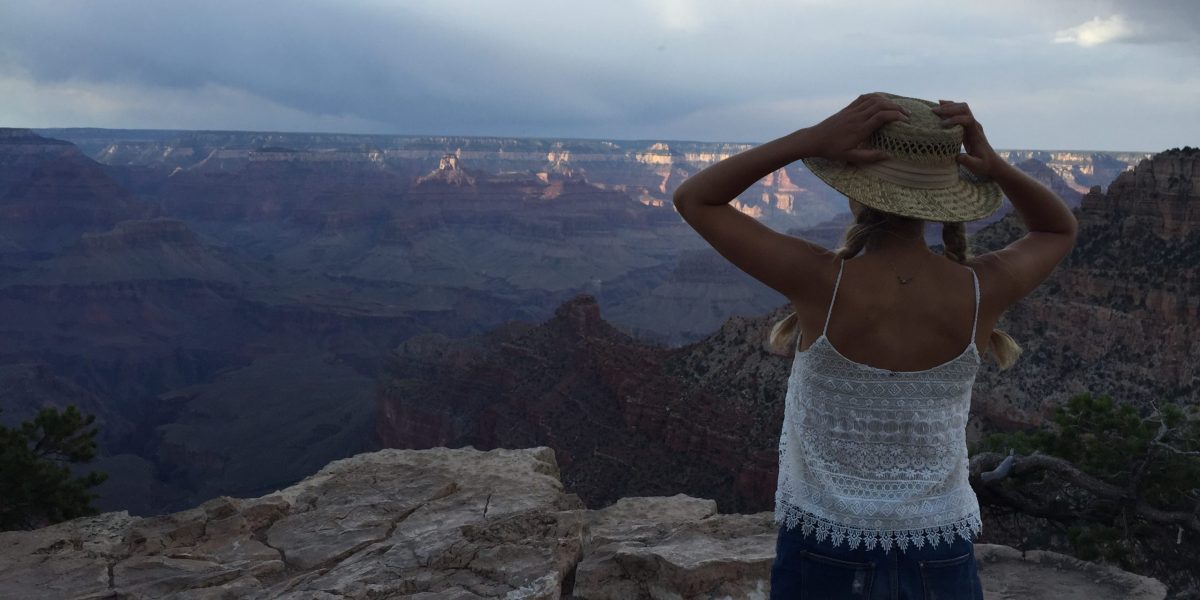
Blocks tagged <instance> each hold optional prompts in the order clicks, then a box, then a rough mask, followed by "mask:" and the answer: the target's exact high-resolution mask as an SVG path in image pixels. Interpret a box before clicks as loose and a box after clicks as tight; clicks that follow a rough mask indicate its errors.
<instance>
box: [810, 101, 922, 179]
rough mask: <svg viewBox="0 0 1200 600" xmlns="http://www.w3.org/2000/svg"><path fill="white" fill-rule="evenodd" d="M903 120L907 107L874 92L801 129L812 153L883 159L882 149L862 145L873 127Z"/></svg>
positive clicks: (853, 160) (839, 158)
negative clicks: (867, 147) (805, 128)
mask: <svg viewBox="0 0 1200 600" xmlns="http://www.w3.org/2000/svg"><path fill="white" fill-rule="evenodd" d="M901 120H904V121H907V120H908V110H907V109H905V108H904V107H903V106H900V105H899V104H896V103H895V102H892V101H891V100H888V99H887V98H885V97H883V96H882V95H880V94H877V93H871V94H863V95H861V96H859V97H858V98H857V99H856V100H855V101H854V102H851V103H850V105H849V106H847V107H846V108H843V109H842V110H840V111H838V112H837V113H836V114H834V115H832V116H830V117H829V118H827V119H825V120H824V121H821V122H820V123H817V124H816V125H813V126H812V127H809V128H808V129H807V130H805V133H806V135H807V138H808V140H807V141H808V143H809V144H810V147H809V153H810V154H811V155H813V156H820V157H823V158H828V159H829V160H836V161H840V162H848V163H864V162H875V161H878V160H883V159H884V158H887V155H886V154H884V152H883V151H882V150H871V149H866V148H862V147H861V146H862V143H863V142H864V141H866V139H867V138H868V137H870V136H871V134H872V133H874V131H875V130H876V129H879V128H880V127H881V126H882V125H883V124H884V123H888V122H891V121H901Z"/></svg>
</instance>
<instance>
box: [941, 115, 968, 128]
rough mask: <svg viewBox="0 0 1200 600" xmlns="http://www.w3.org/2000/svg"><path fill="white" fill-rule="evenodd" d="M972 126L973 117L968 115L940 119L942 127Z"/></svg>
mask: <svg viewBox="0 0 1200 600" xmlns="http://www.w3.org/2000/svg"><path fill="white" fill-rule="evenodd" d="M974 124H975V117H973V116H971V115H970V114H966V115H958V116H955V117H947V118H945V119H942V126H943V127H950V126H953V125H962V126H963V127H970V126H971V125H974Z"/></svg>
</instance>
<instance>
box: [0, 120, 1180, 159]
mask: <svg viewBox="0 0 1200 600" xmlns="http://www.w3.org/2000/svg"><path fill="white" fill-rule="evenodd" d="M3 127H9V128H12V129H28V130H30V131H33V132H34V133H37V134H39V135H43V132H52V131H72V130H77V131H86V130H93V131H127V132H140V131H145V132H173V133H185V134H186V133H226V134H227V133H257V134H272V135H275V134H280V135H347V136H363V137H397V138H406V137H411V138H424V137H445V138H496V139H515V140H564V141H585V142H606V141H608V142H663V143H668V144H675V143H678V144H751V145H757V144H761V143H763V141H742V140H687V139H667V138H617V137H603V138H601V137H565V136H551V135H542V136H527V135H469V134H445V133H390V132H385V133H354V132H347V131H301V130H297V131H286V130H278V129H170V128H161V129H160V128H142V127H21V126H8V125H4V126H3ZM43 137H46V136H45V135H43ZM1177 147H1180V146H1172V147H1170V148H1159V149H1154V150H1146V149H1140V148H1135V149H1118V150H1098V149H1095V148H1032V147H1012V148H1001V147H996V148H995V150H996V151H997V152H1094V153H1108V154H1122V153H1137V154H1141V153H1146V154H1156V153H1158V152H1164V151H1166V150H1170V149H1172V148H1177Z"/></svg>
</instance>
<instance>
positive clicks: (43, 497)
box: [0, 405, 108, 531]
mask: <svg viewBox="0 0 1200 600" xmlns="http://www.w3.org/2000/svg"><path fill="white" fill-rule="evenodd" d="M95 419H96V417H95V415H86V416H85V415H83V414H82V413H80V412H79V410H78V409H77V408H75V406H74V405H70V406H68V407H67V408H66V410H64V411H63V412H61V413H60V412H59V411H58V409H56V408H54V407H44V408H42V410H41V411H39V412H38V414H37V415H36V416H34V418H33V419H32V420H30V421H25V422H24V423H21V424H20V426H18V427H14V428H11V429H10V428H8V427H5V426H4V425H0V531H8V530H12V529H33V528H37V527H43V526H46V525H50V524H53V523H58V522H59V521H65V520H68V519H74V518H76V517H82V516H87V515H94V514H96V513H97V512H98V511H97V510H96V509H95V508H93V507H92V505H91V503H92V500H94V499H95V498H96V497H97V495H96V494H93V493H91V492H89V491H88V489H89V488H91V487H94V486H96V485H99V484H100V483H101V482H103V481H104V480H106V479H108V474H107V473H104V472H100V471H94V472H91V473H88V474H87V475H85V476H83V477H73V476H72V474H71V469H70V467H69V463H80V462H87V461H90V460H92V458H94V457H95V455H96V432H97V430H96V429H94V428H93V429H87V427H88V426H89V425H91V424H92V422H93V421H95Z"/></svg>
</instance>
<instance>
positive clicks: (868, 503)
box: [675, 93, 1077, 600]
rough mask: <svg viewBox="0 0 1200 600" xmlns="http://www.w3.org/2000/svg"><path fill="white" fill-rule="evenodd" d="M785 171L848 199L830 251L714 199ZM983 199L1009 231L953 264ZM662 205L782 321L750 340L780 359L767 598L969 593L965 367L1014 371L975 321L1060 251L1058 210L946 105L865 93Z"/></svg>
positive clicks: (972, 577) (959, 107)
mask: <svg viewBox="0 0 1200 600" xmlns="http://www.w3.org/2000/svg"><path fill="white" fill-rule="evenodd" d="M964 146H965V149H966V153H960V148H962V147H964ZM796 160H804V162H805V164H806V165H807V166H808V167H809V169H810V170H811V171H812V172H813V173H814V174H816V175H817V176H818V177H820V178H821V179H822V180H823V181H825V182H826V183H828V184H830V185H831V186H833V187H834V188H835V189H837V190H839V191H841V192H842V193H844V194H846V195H847V196H848V197H849V205H850V210H851V211H853V213H854V215H855V222H854V224H853V226H851V227H850V228H849V229H848V230H847V231H846V235H845V238H844V241H843V245H842V247H840V248H838V249H837V250H836V251H830V250H827V249H825V248H822V247H820V246H818V245H816V244H813V243H810V242H807V241H805V240H803V239H799V238H795V237H791V236H788V235H783V234H780V233H777V232H775V231H772V230H771V229H769V228H767V227H765V226H764V225H762V224H760V223H759V222H758V221H756V220H754V219H753V218H751V217H749V216H746V215H744V214H742V213H741V212H738V211H737V210H735V209H734V208H733V207H731V206H729V204H728V202H729V201H730V200H732V199H733V198H735V197H736V196H738V194H740V193H741V192H742V191H744V190H745V189H746V188H748V187H749V186H750V185H751V184H753V183H754V182H755V181H758V180H759V179H761V178H762V177H764V176H766V175H767V174H769V173H771V172H773V171H775V170H777V169H780V168H782V167H783V166H785V165H787V164H789V163H791V162H793V161H796ZM1001 192H1003V194H1004V195H1006V196H1007V197H1008V198H1009V200H1010V201H1011V202H1012V205H1013V207H1014V209H1015V210H1016V211H1017V212H1018V213H1019V215H1020V216H1021V217H1022V219H1024V221H1025V224H1026V226H1027V228H1028V229H1029V233H1028V234H1027V235H1025V236H1024V237H1023V238H1021V239H1020V240H1017V241H1015V242H1013V243H1012V244H1010V245H1009V246H1008V247H1006V248H1004V249H1001V250H998V251H996V252H991V253H988V254H984V255H981V256H971V255H970V253H969V251H968V249H967V240H966V232H965V227H964V225H963V224H964V223H965V222H966V221H971V220H975V219H980V218H983V217H986V216H988V215H990V214H992V213H993V212H995V210H996V209H998V208H999V207H1000V204H1001ZM675 207H676V209H677V210H678V211H679V213H680V215H681V216H682V217H683V218H684V220H686V221H687V222H688V224H690V225H691V226H692V227H693V228H695V229H696V231H697V232H699V233H700V235H701V236H703V237H704V238H705V239H706V240H707V241H708V242H709V243H710V244H712V246H713V247H714V248H716V250H717V251H718V252H720V253H721V255H722V256H724V257H725V258H727V259H728V260H729V261H730V262H732V263H734V264H735V265H737V267H738V268H740V269H742V270H743V271H745V272H746V273H749V274H750V275H751V276H753V277H755V278H757V279H758V280H760V281H762V282H763V283H765V284H766V285H768V286H770V287H771V288H773V289H775V290H777V291H779V293H781V294H783V295H784V296H786V297H787V298H788V300H789V301H790V302H791V305H792V307H793V308H794V312H793V313H792V314H791V315H789V316H788V317H787V318H786V319H784V320H783V321H781V322H780V323H778V324H777V325H776V326H775V328H774V329H773V330H772V332H771V339H770V342H771V344H772V345H773V346H775V347H776V348H784V347H786V346H790V345H792V343H793V342H792V339H793V338H794V339H795V342H794V344H795V346H794V347H795V351H796V354H795V357H794V358H793V362H792V371H791V376H790V377H789V378H788V390H787V395H786V400H785V410H784V421H783V429H782V432H781V434H780V441H779V444H780V446H779V456H780V458H779V481H778V488H777V491H776V498H775V500H776V506H775V522H776V524H777V525H778V526H779V537H778V542H777V545H776V558H775V563H774V565H773V566H772V570H771V597H772V598H829V599H838V598H865V599H869V598H880V599H883V598H888V599H900V598H908V599H920V598H928V599H932V598H941V599H943V600H949V599H957V598H970V599H974V600H979V599H982V598H983V592H982V587H981V585H980V581H979V574H978V570H977V566H976V563H975V554H974V551H973V543H974V539H975V536H977V535H978V533H979V532H980V531H981V530H982V522H981V521H980V516H979V504H978V501H977V499H976V497H975V494H974V492H973V491H972V490H971V487H970V485H969V483H968V480H967V477H968V471H967V468H968V461H967V448H966V432H965V427H966V421H967V412H968V409H969V407H970V399H971V387H972V385H973V383H974V381H975V375H976V372H977V371H978V368H979V366H980V364H981V361H982V357H983V356H985V355H987V356H991V357H992V358H993V359H994V360H995V361H996V362H997V363H998V364H999V366H1000V368H1001V369H1005V368H1008V367H1009V366H1011V365H1012V364H1013V362H1014V361H1015V360H1016V358H1017V355H1018V353H1019V352H1020V348H1019V347H1018V346H1017V344H1016V342H1014V341H1013V339H1012V338H1010V337H1009V336H1008V335H1007V334H1005V333H1003V332H1001V331H999V330H997V329H995V328H994V327H995V324H996V322H997V321H998V320H999V319H1000V316H1001V315H1002V314H1003V313H1004V311H1005V310H1006V309H1007V308H1008V307H1009V306H1012V305H1013V304H1014V303H1015V302H1017V301H1018V300H1020V299H1021V298H1023V297H1024V296H1026V295H1027V294H1029V293H1030V292H1031V291H1033V289H1034V288H1036V287H1037V286H1038V284H1040V283H1041V282H1042V281H1043V280H1045V279H1046V278H1047V277H1048V276H1049V275H1050V273H1051V271H1053V270H1054V268H1055V266H1057V265H1058V263H1059V262H1061V261H1062V259H1063V258H1065V257H1066V255H1067V254H1068V253H1070V251H1071V249H1072V247H1073V246H1074V244H1075V237H1076V227H1077V224H1076V221H1075V218H1074V216H1073V215H1072V214H1071V211H1070V209H1069V208H1068V207H1067V206H1066V205H1065V204H1064V203H1063V201H1062V200H1060V199H1059V198H1058V197H1057V196H1055V195H1054V193H1053V192H1051V191H1050V190H1049V189H1047V188H1046V187H1044V186H1042V185H1041V184H1039V183H1038V182H1036V181H1035V180H1033V179H1032V178H1030V177H1028V176H1026V175H1025V174H1023V173H1021V172H1020V171H1018V170H1017V169H1015V168H1013V167H1012V166H1011V165H1009V164H1008V163H1006V162H1005V161H1004V160H1003V159H1001V158H1000V157H999V156H997V154H996V152H995V151H994V150H993V149H992V148H991V146H990V145H989V144H988V141H987V139H986V138H985V137H984V133H983V128H982V127H981V126H980V125H979V123H978V122H977V121H976V120H975V118H974V117H973V116H972V114H971V110H970V108H968V106H967V105H966V104H965V103H961V102H950V101H946V100H942V101H940V102H938V103H934V102H929V101H926V100H919V99H915V98H905V97H901V96H893V95H890V94H882V93H874V94H864V95H863V96H860V97H859V98H858V99H857V100H855V101H854V102H852V103H850V105H849V106H847V107H846V108H844V109H842V110H841V111H839V112H838V113H837V114H834V115H833V116H831V117H829V118H827V119H825V120H824V121H822V122H820V123H818V124H817V125H814V126H812V127H807V128H803V129H799V130H797V131H795V132H793V133H791V134H788V135H786V136H784V137H782V138H779V139H776V140H773V141H771V142H768V143H766V144H762V145H760V146H757V147H755V148H753V149H751V150H748V151H746V152H743V153H741V154H738V155H736V156H732V157H730V158H728V159H726V160H723V161H721V162H719V163H716V164H714V165H712V166H710V167H708V168H706V169H704V170H703V171H701V172H699V173H697V174H696V175H694V176H693V177H691V178H690V179H688V180H687V181H685V182H683V184H681V185H680V186H679V188H678V190H676V192H675ZM928 221H934V222H939V223H941V224H942V237H943V239H944V241H945V250H944V251H943V253H942V254H936V253H934V252H932V251H931V250H930V249H929V247H928V246H927V245H926V244H925V238H924V228H925V224H926V222H928ZM835 308H836V310H834V309H835ZM980 331H982V332H984V333H986V334H987V335H984V336H982V337H977V333H978V332H980ZM977 339H980V340H983V343H982V345H980V344H977V343H976V340H977ZM964 344H965V346H966V347H965V348H964Z"/></svg>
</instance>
